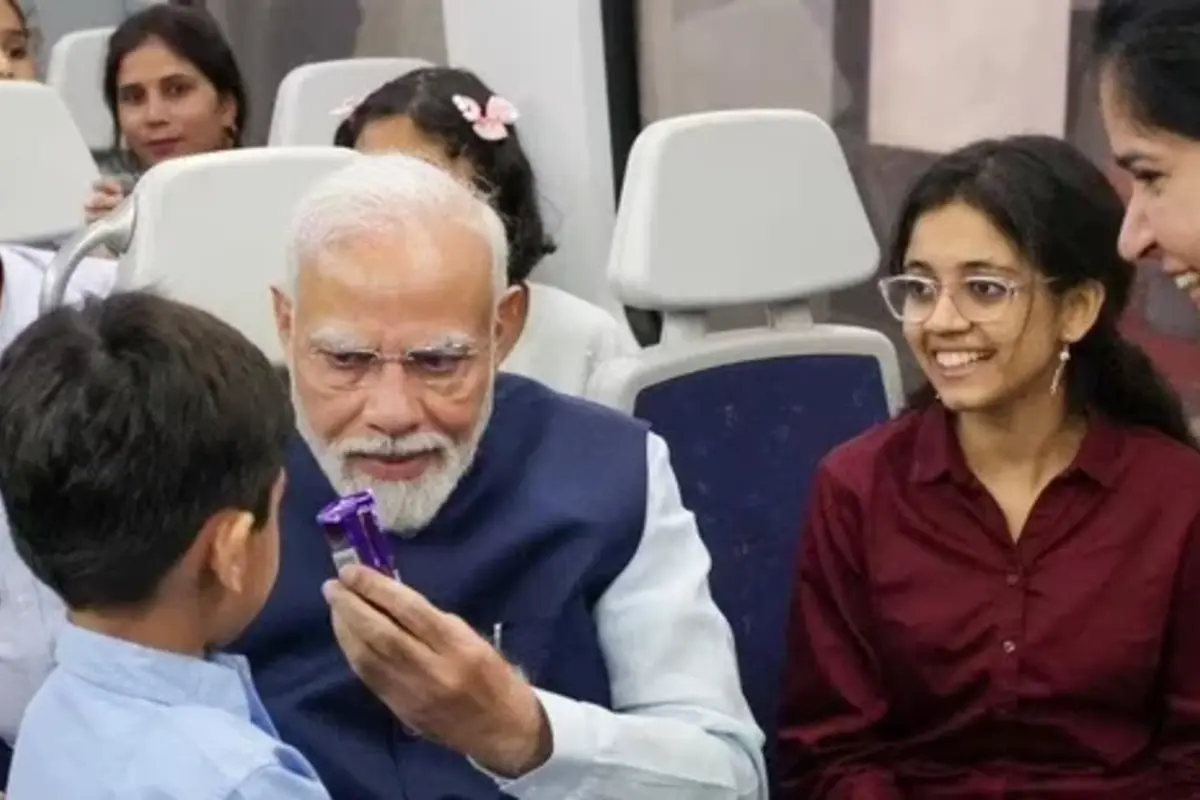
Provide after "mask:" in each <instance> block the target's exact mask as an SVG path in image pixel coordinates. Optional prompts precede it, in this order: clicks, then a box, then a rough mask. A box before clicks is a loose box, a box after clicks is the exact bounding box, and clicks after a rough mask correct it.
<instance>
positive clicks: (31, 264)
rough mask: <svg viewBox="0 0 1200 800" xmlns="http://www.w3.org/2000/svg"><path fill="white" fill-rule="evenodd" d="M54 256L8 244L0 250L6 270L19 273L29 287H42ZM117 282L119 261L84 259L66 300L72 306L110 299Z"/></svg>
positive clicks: (68, 287) (35, 248)
mask: <svg viewBox="0 0 1200 800" xmlns="http://www.w3.org/2000/svg"><path fill="white" fill-rule="evenodd" d="M54 255H55V253H54V251H52V250H44V249H42V248H38V247H25V246H22V245H8V246H5V247H2V248H0V258H2V259H3V262H4V269H5V271H6V272H7V271H13V272H19V273H20V274H21V277H23V278H26V279H27V281H28V285H30V286H33V285H38V286H40V284H41V280H42V277H43V276H44V275H45V274H46V269H47V267H49V266H50V262H51V261H52V260H53V259H54ZM116 279H117V262H116V261H113V260H111V259H107V258H85V259H83V260H82V261H80V262H79V264H78V266H77V267H76V268H75V274H74V275H72V276H71V280H70V282H69V283H68V284H67V295H66V300H67V302H69V303H77V302H79V301H81V300H82V299H83V298H84V297H86V296H98V297H104V296H107V295H108V294H109V293H110V292H111V291H112V289H113V286H114V285H115V284H116ZM22 283H26V281H22Z"/></svg>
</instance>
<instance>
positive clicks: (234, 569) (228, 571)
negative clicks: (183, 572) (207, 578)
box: [202, 508, 254, 594]
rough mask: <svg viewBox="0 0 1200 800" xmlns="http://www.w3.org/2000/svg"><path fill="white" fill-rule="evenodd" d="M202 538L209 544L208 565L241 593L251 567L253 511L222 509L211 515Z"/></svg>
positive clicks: (226, 584) (232, 589) (226, 585)
mask: <svg viewBox="0 0 1200 800" xmlns="http://www.w3.org/2000/svg"><path fill="white" fill-rule="evenodd" d="M204 528H205V530H204V531H203V533H202V538H204V539H207V540H208V542H209V543H210V546H209V567H210V568H211V569H212V573H213V575H215V576H216V578H217V581H218V582H219V583H220V584H221V585H222V586H223V587H224V588H225V589H226V590H228V591H230V592H233V593H234V594H241V592H242V591H243V590H244V589H245V586H246V581H247V573H248V571H249V568H250V537H251V536H253V535H254V515H253V514H251V513H250V512H249V511H240V510H237V509H232V508H229V509H223V510H221V511H218V512H217V513H216V514H213V515H212V516H211V517H209V518H208V522H206V523H205V524H204Z"/></svg>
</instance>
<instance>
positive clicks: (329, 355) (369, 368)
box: [308, 341, 488, 394]
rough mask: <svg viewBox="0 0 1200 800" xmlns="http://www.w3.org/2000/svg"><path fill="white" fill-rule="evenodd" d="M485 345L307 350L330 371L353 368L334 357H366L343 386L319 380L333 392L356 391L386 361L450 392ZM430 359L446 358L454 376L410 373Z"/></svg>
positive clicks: (455, 343) (452, 343) (424, 383)
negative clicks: (359, 371)
mask: <svg viewBox="0 0 1200 800" xmlns="http://www.w3.org/2000/svg"><path fill="white" fill-rule="evenodd" d="M487 349H488V348H486V347H479V346H478V345H477V344H475V343H474V342H468V341H449V342H445V343H442V344H427V345H420V346H417V347H410V348H408V349H405V350H404V351H402V352H400V353H393V354H388V353H384V352H382V351H380V350H378V349H375V348H367V347H345V346H335V345H329V344H310V345H309V348H308V352H309V355H310V357H312V358H313V359H316V360H318V361H319V362H323V364H322V366H323V367H325V368H326V369H328V370H330V371H331V372H334V373H336V372H338V371H339V370H344V371H348V370H349V369H352V368H353V367H351V366H349V365H341V366H339V365H338V364H337V363H336V360H337V359H339V358H354V357H358V358H362V359H366V360H367V363H366V364H363V365H361V369H362V370H363V375H362V376H360V377H357V378H351V380H350V382H348V383H346V384H344V385H335V384H336V383H337V381H332V380H326V381H322V383H324V384H325V385H326V387H327V388H329V389H331V390H333V391H355V390H358V389H361V388H363V386H364V382H365V379H366V378H367V377H368V376H370V377H373V378H378V377H379V376H380V375H381V374H382V372H383V367H384V366H385V365H387V364H398V365H400V367H401V369H402V370H403V371H404V375H405V377H416V379H417V382H418V383H420V384H421V385H422V386H424V387H425V388H428V389H431V390H433V391H436V392H439V393H444V394H449V393H451V391H452V390H453V389H454V388H457V387H452V386H450V384H452V383H454V382H457V381H461V380H462V379H465V378H466V377H467V376H466V374H464V373H465V371H466V369H467V367H469V366H471V364H472V363H473V362H474V361H476V360H477V359H478V357H479V356H480V355H482V354H483V353H484V352H485V351H486V350H487ZM430 358H447V359H450V360H452V361H453V362H454V364H455V367H456V371H455V374H453V375H444V376H441V375H434V376H421V375H416V376H414V374H413V367H414V365H416V366H418V368H419V364H420V361H421V360H422V359H430Z"/></svg>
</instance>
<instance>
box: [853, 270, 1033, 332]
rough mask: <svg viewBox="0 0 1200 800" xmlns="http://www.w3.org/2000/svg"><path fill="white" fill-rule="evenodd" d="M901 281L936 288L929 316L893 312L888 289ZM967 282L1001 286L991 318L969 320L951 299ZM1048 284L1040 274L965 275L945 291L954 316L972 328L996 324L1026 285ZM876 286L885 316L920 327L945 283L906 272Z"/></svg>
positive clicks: (880, 280) (934, 304)
mask: <svg viewBox="0 0 1200 800" xmlns="http://www.w3.org/2000/svg"><path fill="white" fill-rule="evenodd" d="M901 281H914V282H918V283H923V284H925V285H926V286H930V285H932V286H933V287H934V288H936V290H937V295H936V297H935V298H934V300H933V303H932V304H931V305H930V308H929V314H927V315H926V316H925V317H923V318H921V319H910V318H908V317H906V316H905V315H904V314H903V313H901V312H897V311H896V309H894V308H892V304H891V303H890V302H889V301H888V288H889V287H891V286H895V285H896V284H898V283H900V282H901ZM971 281H990V282H992V283H996V284H1000V285H1003V286H1004V287H1005V296H1004V299H1003V301H1002V304H1001V305H999V306H998V311H997V313H996V315H995V316H991V317H985V318H983V319H977V318H972V315H969V314H966V313H964V312H963V309H962V306H960V305H959V304H958V301H957V300H956V299H955V295H956V294H957V292H958V291H960V290H961V289H962V287H963V286H964V285H966V284H967V283H970V282H971ZM1052 283H1054V279H1053V278H1047V277H1044V276H1041V275H1038V276H1034V277H1026V278H1006V277H1001V276H999V275H968V276H966V277H965V278H959V279H957V280H955V281H953V282H952V283H951V284H950V286H949V288H952V290H953V291H952V293H951V294H950V303H951V305H953V306H954V310H955V311H956V312H957V313H958V315H959V316H960V317H962V318H963V319H965V320H966V321H967V322H970V323H971V324H972V325H987V324H989V323H992V322H996V321H997V320H999V319H1000V318H1001V317H1003V316H1004V313H1005V311H1007V310H1008V309H1009V308H1010V307H1011V305H1012V301H1013V299H1014V298H1015V297H1016V296H1017V295H1019V294H1020V293H1021V292H1023V291H1025V290H1027V289H1028V288H1029V287H1030V286H1032V285H1034V284H1052ZM876 286H877V287H878V289H879V294H880V297H881V298H882V299H883V305H884V307H886V308H887V310H888V313H890V314H891V315H892V317H894V318H895V319H896V320H897V321H898V322H902V323H905V324H908V325H924V324H925V323H926V322H928V321H929V320H930V318H931V317H933V314H934V312H935V311H937V306H938V301H940V300H941V298H942V293H943V292H944V291H945V290H946V289H947V288H948V287H947V284H946V283H945V282H943V281H940V280H938V279H937V278H932V277H929V276H926V275H912V274H908V273H904V274H900V275H888V276H886V277H883V278H880V279H879V280H878V281H877V282H876ZM976 316H977V315H976Z"/></svg>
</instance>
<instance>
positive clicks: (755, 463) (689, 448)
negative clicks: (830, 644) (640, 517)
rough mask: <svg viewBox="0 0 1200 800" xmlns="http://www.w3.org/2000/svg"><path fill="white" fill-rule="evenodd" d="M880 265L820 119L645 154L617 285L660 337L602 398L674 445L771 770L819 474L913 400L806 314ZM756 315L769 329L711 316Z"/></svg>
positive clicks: (859, 332)
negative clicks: (803, 545) (657, 318)
mask: <svg viewBox="0 0 1200 800" xmlns="http://www.w3.org/2000/svg"><path fill="white" fill-rule="evenodd" d="M878 257H879V250H878V245H877V244H876V241H875V238H874V235H873V234H872V231H871V228H870V225H869V223H868V220H867V215H866V212H865V210H864V208H863V205H862V202H861V200H860V198H859V196H858V193H857V190H856V189H855V186H854V183H853V181H852V179H851V175H850V171H849V168H848V166H847V164H846V159H845V156H844V154H843V152H842V150H841V147H840V146H839V144H838V141H837V139H836V137H835V136H834V134H833V131H832V130H830V128H829V126H828V125H826V124H825V123H824V122H822V121H821V120H820V119H819V118H818V117H816V116H814V115H812V114H809V113H806V112H802V111H782V110H780V111H773V110H750V111H723V112H715V113H706V114H697V115H692V116H684V117H677V118H673V119H668V120H664V121H661V122H657V123H655V124H653V125H651V126H649V127H648V128H646V129H645V130H644V131H643V132H642V134H641V135H640V136H639V138H638V139H637V141H636V142H635V144H634V146H633V150H632V152H631V154H630V158H629V164H628V169H627V172H626V177H625V184H624V187H623V191H622V194H621V200H620V204H619V206H618V212H617V223H616V229H615V233H614V238H613V245H612V251H611V258H610V260H609V268H608V269H609V272H608V274H609V280H610V282H611V284H612V286H613V288H614V291H615V292H616V294H617V296H618V298H619V299H620V300H621V301H622V302H623V303H625V304H626V305H631V306H635V307H637V308H644V309H650V310H656V311H661V312H662V313H663V315H664V324H663V337H662V341H661V343H660V344H658V345H655V346H653V347H649V348H646V349H645V350H643V351H641V352H640V353H638V354H636V355H634V356H630V357H625V358H617V359H611V360H609V361H608V362H606V363H605V364H603V365H602V366H601V368H600V370H599V372H598V373H597V375H596V376H595V378H594V380H593V384H592V388H591V391H590V394H591V396H592V398H593V399H595V400H598V401H600V402H602V403H605V404H606V405H610V406H612V407H615V408H619V409H622V410H625V411H628V412H631V413H633V414H634V415H636V416H637V417H640V418H642V419H644V420H647V421H648V422H649V423H650V424H651V426H652V428H653V429H654V430H655V431H656V432H657V433H658V434H659V435H661V436H662V437H663V438H664V439H665V440H666V441H667V443H668V445H669V446H670V447H671V452H672V461H673V464H674V466H675V470H676V473H677V475H678V477H679V481H680V488H681V491H682V494H683V499H684V502H685V504H686V505H687V506H688V508H690V509H691V510H692V511H693V512H694V513H695V514H696V517H697V520H698V522H699V525H700V530H701V535H702V536H703V537H704V540H705V542H706V544H707V546H708V548H709V551H710V552H711V555H712V560H713V568H712V577H711V584H712V591H713V595H714V598H715V600H716V602H717V604H718V605H719V606H720V607H721V608H722V610H723V611H724V613H725V614H726V616H727V617H728V619H729V622H730V624H731V626H732V628H733V634H734V638H735V640H736V642H737V647H738V656H739V664H740V668H741V676H742V682H743V686H744V689H745V692H746V695H747V698H748V700H749V703H750V706H751V709H752V710H753V712H754V714H755V717H756V718H757V720H758V722H759V724H760V725H761V726H762V728H763V729H764V731H765V732H766V733H767V737H768V745H767V758H768V763H770V760H771V756H772V753H773V742H774V733H775V730H776V727H777V723H776V718H775V717H776V707H777V704H778V695H779V689H780V680H781V671H782V668H783V664H784V647H785V633H786V628H787V623H788V620H787V615H788V605H789V599H790V596H791V592H792V583H793V577H794V575H795V565H796V555H797V546H798V543H799V538H800V531H801V525H802V520H803V515H804V511H805V506H806V502H807V499H808V491H809V485H810V483H811V480H812V477H813V474H814V470H815V468H816V466H817V463H818V461H820V459H821V458H822V457H823V456H824V455H825V454H826V453H828V452H829V451H830V450H831V449H832V448H834V447H835V446H837V445H838V444H840V443H841V442H844V441H846V440H847V439H850V438H852V437H853V436H855V435H857V434H859V433H861V432H862V431H864V430H866V429H867V428H869V427H871V426H873V425H875V424H877V423H879V422H883V421H884V420H886V419H888V417H889V415H890V414H892V413H895V412H896V411H898V410H899V408H900V406H901V403H902V389H901V384H900V371H899V365H898V363H897V357H896V352H895V348H894V346H893V345H892V343H891V342H890V340H889V339H888V338H887V337H886V336H884V335H883V334H882V333H880V332H878V331H874V330H868V329H865V328H857V327H851V326H845V325H833V324H817V323H815V322H814V321H813V316H812V313H811V309H810V308H809V302H810V301H811V300H812V299H813V298H814V296H816V295H819V294H821V293H825V292H830V291H833V290H836V289H840V288H844V287H848V286H851V285H853V284H856V283H861V282H863V281H866V280H867V279H869V278H870V277H871V276H872V275H873V274H874V272H875V269H876V267H877V262H878ZM748 306H758V307H760V308H761V310H762V312H763V314H762V319H763V324H762V325H761V326H760V327H749V328H742V329H733V330H727V329H719V328H720V326H717V325H714V324H713V320H712V319H711V318H710V317H712V316H714V315H715V316H718V317H719V316H720V312H722V311H728V310H729V309H731V308H739V307H743V308H744V307H748Z"/></svg>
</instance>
